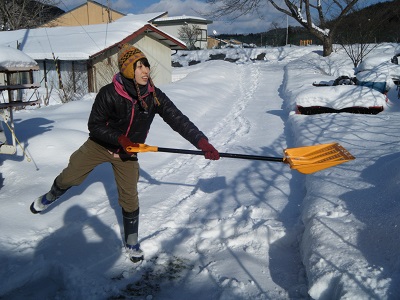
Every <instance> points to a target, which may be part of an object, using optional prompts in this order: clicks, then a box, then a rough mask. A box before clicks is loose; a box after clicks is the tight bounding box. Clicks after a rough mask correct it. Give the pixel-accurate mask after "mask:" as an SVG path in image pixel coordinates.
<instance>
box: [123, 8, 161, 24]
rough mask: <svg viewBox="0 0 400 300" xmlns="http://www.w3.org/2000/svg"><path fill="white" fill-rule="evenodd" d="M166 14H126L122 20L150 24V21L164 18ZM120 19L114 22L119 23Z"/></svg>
mask: <svg viewBox="0 0 400 300" xmlns="http://www.w3.org/2000/svg"><path fill="white" fill-rule="evenodd" d="M167 14H168V12H166V11H164V12H156V13H147V14H139V15H135V14H127V15H126V16H125V17H124V18H122V19H123V20H125V21H132V20H133V21H135V20H136V21H144V22H149V23H151V22H152V21H154V20H156V19H159V18H162V17H163V16H166V15H167ZM120 20H121V19H118V20H116V21H115V22H118V21H120Z"/></svg>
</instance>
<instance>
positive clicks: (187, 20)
mask: <svg viewBox="0 0 400 300" xmlns="http://www.w3.org/2000/svg"><path fill="white" fill-rule="evenodd" d="M151 23H152V24H154V25H156V26H157V27H158V28H160V29H161V30H163V31H165V32H168V33H169V34H170V35H172V36H175V37H177V38H180V37H179V29H180V28H181V27H182V26H184V25H188V26H192V25H196V26H198V27H199V28H200V34H199V35H198V37H197V41H196V43H195V47H197V48H199V49H207V36H208V29H207V28H208V24H212V21H211V20H207V19H203V18H199V17H191V16H177V17H161V18H158V19H155V20H153V21H152V22H151ZM181 39H182V40H183V41H184V42H187V41H185V40H184V38H181Z"/></svg>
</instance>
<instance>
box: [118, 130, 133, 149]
mask: <svg viewBox="0 0 400 300" xmlns="http://www.w3.org/2000/svg"><path fill="white" fill-rule="evenodd" d="M118 143H119V144H120V145H121V146H122V148H123V149H124V151H125V152H128V151H126V148H127V147H137V146H138V144H137V143H133V142H132V141H131V140H130V139H129V138H128V137H126V136H125V135H123V134H121V135H120V136H119V137H118Z"/></svg>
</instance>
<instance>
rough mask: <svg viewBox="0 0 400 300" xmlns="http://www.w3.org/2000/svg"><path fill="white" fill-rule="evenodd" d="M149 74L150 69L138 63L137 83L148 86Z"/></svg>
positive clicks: (136, 70) (136, 71)
mask: <svg viewBox="0 0 400 300" xmlns="http://www.w3.org/2000/svg"><path fill="white" fill-rule="evenodd" d="M149 73H150V68H149V67H146V66H145V65H143V64H142V62H141V61H138V62H137V64H136V69H135V79H136V82H137V83H138V84H140V85H146V84H147V81H148V80H149Z"/></svg>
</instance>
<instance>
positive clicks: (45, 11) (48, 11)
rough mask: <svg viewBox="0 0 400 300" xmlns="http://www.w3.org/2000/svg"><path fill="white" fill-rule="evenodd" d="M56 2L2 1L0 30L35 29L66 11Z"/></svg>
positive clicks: (0, 4)
mask: <svg viewBox="0 0 400 300" xmlns="http://www.w3.org/2000/svg"><path fill="white" fill-rule="evenodd" d="M56 5H58V2H57V1H56V0H40V1H33V0H1V2H0V30H17V29H27V28H35V27H38V26H39V25H41V24H43V23H45V22H47V21H50V20H51V19H53V18H54V17H55V16H57V15H60V14H61V13H63V12H64V11H63V10H61V9H59V8H57V7H56Z"/></svg>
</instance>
